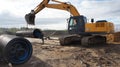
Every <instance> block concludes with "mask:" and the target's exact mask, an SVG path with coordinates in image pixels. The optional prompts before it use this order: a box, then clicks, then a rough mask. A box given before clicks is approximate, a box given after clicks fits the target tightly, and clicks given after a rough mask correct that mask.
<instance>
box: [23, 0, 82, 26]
mask: <svg viewBox="0 0 120 67" xmlns="http://www.w3.org/2000/svg"><path fill="white" fill-rule="evenodd" d="M49 1H50V0H43V1H42V2H41V3H40V4H39V5H37V6H36V7H35V9H33V10H31V12H30V13H28V14H26V15H25V20H26V22H27V24H31V25H35V15H36V14H37V13H38V12H40V11H41V10H42V9H44V8H45V7H47V8H54V9H60V10H66V11H68V12H70V14H71V15H72V16H80V14H79V12H78V11H77V9H76V8H75V7H74V6H73V5H71V4H69V3H66V2H60V1H57V0H52V1H53V2H57V3H58V4H48V3H49Z"/></svg>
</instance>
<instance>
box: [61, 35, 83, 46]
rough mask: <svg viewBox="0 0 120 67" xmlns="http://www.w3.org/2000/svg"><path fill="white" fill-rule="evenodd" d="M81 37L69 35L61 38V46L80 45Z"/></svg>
mask: <svg viewBox="0 0 120 67" xmlns="http://www.w3.org/2000/svg"><path fill="white" fill-rule="evenodd" d="M80 40H81V37H80V36H79V35H68V36H63V37H60V38H59V42H60V45H62V46H65V45H70V44H73V43H80Z"/></svg>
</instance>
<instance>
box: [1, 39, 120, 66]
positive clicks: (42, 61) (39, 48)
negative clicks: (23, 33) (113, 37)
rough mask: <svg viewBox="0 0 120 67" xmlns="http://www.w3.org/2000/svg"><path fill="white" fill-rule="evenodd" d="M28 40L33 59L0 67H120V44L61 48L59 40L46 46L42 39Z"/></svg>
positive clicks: (2, 64) (48, 41)
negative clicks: (30, 44)
mask: <svg viewBox="0 0 120 67" xmlns="http://www.w3.org/2000/svg"><path fill="white" fill-rule="evenodd" d="M28 39H29V40H30V42H31V43H32V45H33V54H32V57H31V59H30V60H29V61H28V62H26V63H24V64H21V65H11V64H6V63H0V67H120V45H119V44H107V45H101V46H100V45H99V46H92V47H83V46H81V45H80V44H77V45H74V44H71V46H60V44H59V41H58V39H57V38H54V39H53V40H45V44H44V45H43V44H41V40H40V39H34V38H28ZM96 45H97V44H96Z"/></svg>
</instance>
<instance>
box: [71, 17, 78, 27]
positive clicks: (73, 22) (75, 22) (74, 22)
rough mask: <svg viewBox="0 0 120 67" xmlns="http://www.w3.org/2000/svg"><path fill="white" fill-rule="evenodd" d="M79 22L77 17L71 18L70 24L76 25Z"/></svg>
mask: <svg viewBox="0 0 120 67" xmlns="http://www.w3.org/2000/svg"><path fill="white" fill-rule="evenodd" d="M76 24H77V21H76V19H73V18H72V19H70V26H75V25H76Z"/></svg>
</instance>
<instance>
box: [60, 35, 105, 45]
mask: <svg viewBox="0 0 120 67" xmlns="http://www.w3.org/2000/svg"><path fill="white" fill-rule="evenodd" d="M59 41H60V45H62V46H65V45H70V44H76V43H77V44H78V43H79V44H81V45H82V46H92V45H99V44H100V45H103V44H106V37H105V36H101V35H95V36H80V35H69V36H64V37H61V38H59Z"/></svg>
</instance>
